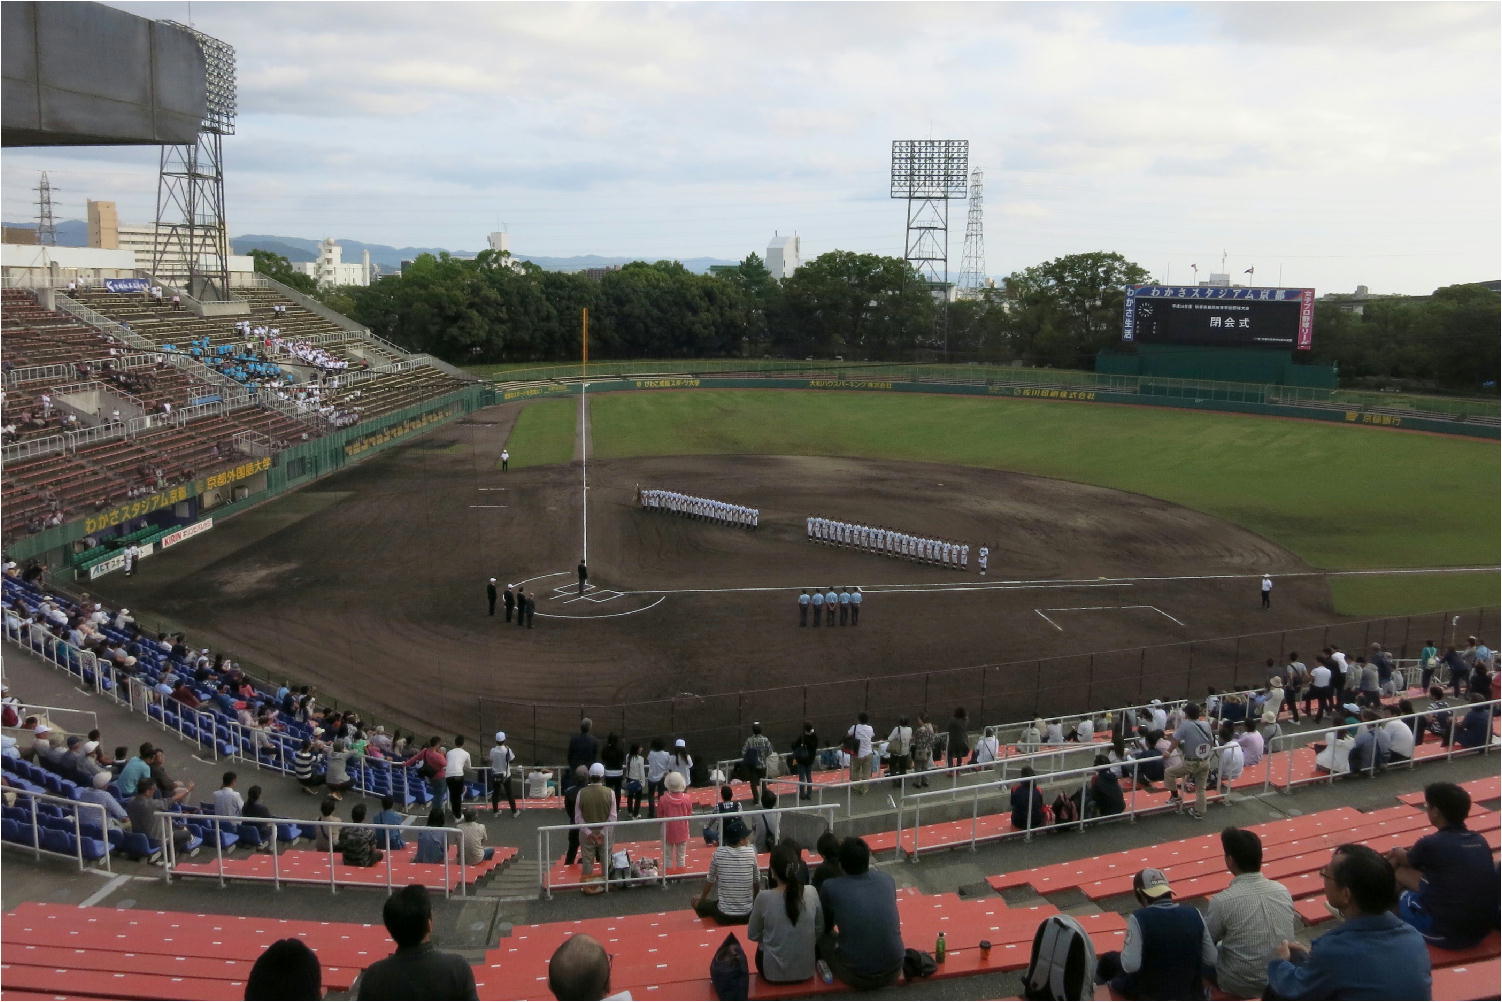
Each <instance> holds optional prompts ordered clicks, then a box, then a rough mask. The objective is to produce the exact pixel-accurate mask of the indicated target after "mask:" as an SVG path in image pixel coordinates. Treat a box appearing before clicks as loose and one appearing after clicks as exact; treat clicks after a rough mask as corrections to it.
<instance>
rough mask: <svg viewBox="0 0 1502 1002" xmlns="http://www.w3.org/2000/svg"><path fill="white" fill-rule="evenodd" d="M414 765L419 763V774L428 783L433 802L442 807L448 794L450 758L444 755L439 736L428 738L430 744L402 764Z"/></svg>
mask: <svg viewBox="0 0 1502 1002" xmlns="http://www.w3.org/2000/svg"><path fill="white" fill-rule="evenodd" d="M413 763H417V774H418V775H419V776H421V777H422V778H423V779H426V780H427V781H428V788H429V790H430V792H431V793H432V794H433V800H434V801H435V802H437V803H438V805H439V806H440V807H441V806H442V805H443V800H444V797H445V796H446V794H447V792H448V784H447V783H445V782H444V770H445V769H446V767H447V766H448V756H447V755H445V754H444V752H443V748H442V746H440V745H439V743H438V735H436V734H435V735H433V736H432V737H430V738H428V743H427V744H426V745H424V746H423V747H422V748H420V749H418V751H417V753H416V754H414V755H412V756H411V757H410V758H408V759H407V760H406V761H405V762H403V763H402V764H403V765H412V764H413Z"/></svg>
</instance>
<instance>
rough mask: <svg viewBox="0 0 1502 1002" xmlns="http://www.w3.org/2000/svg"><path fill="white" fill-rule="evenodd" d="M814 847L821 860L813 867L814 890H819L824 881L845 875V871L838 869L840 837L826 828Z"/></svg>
mask: <svg viewBox="0 0 1502 1002" xmlns="http://www.w3.org/2000/svg"><path fill="white" fill-rule="evenodd" d="M814 849H815V851H817V852H818V854H819V856H820V858H821V859H822V862H820V863H819V865H818V866H817V867H815V868H814V879H813V885H814V890H821V889H822V888H823V887H824V882H825V881H827V880H833V879H834V878H835V877H843V876H844V875H845V871H844V870H842V869H840V837H839V836H838V835H836V834H835V833H834V832H832V831H829V830H827V829H826V830H825V832H824V834H822V835H820V836H819V841H818V842H816V843H815V844H814Z"/></svg>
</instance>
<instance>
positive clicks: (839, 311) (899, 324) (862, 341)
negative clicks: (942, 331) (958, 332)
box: [772, 250, 934, 359]
mask: <svg viewBox="0 0 1502 1002" xmlns="http://www.w3.org/2000/svg"><path fill="white" fill-rule="evenodd" d="M933 311H934V300H933V297H932V296H931V295H930V294H929V291H928V286H927V284H926V283H924V282H923V280H922V279H921V278H919V277H918V274H917V273H916V272H914V271H913V269H912V267H911V266H910V265H909V264H908V263H907V262H906V261H904V260H902V259H901V258H894V257H883V256H881V255H878V254H857V253H853V252H851V251H838V250H837V251H830V252H828V253H826V254H820V255H819V256H818V257H816V258H814V259H813V260H812V261H809V262H808V263H807V264H805V265H803V267H801V268H799V269H798V270H797V271H796V272H794V273H793V274H792V276H791V277H789V278H788V279H787V280H786V281H784V282H783V283H782V301H781V303H780V305H779V309H778V311H777V318H776V322H775V324H774V327H773V334H772V343H773V344H774V345H775V346H776V348H777V350H778V351H780V352H781V353H783V354H789V355H816V356H821V357H826V358H827V357H831V356H835V355H840V356H848V357H852V358H862V359H865V358H870V359H900V358H908V357H910V356H911V354H912V351H913V349H914V348H916V347H917V346H919V345H920V344H921V343H924V342H926V340H928V339H929V338H930V337H931V334H932V331H933Z"/></svg>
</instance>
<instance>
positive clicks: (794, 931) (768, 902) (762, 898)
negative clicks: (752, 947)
mask: <svg viewBox="0 0 1502 1002" xmlns="http://www.w3.org/2000/svg"><path fill="white" fill-rule="evenodd" d="M804 869H805V867H804V865H803V861H802V860H801V859H799V849H798V844H797V843H796V842H793V841H791V840H789V841H786V842H779V843H778V844H777V846H776V848H774V849H773V850H772V860H771V863H770V865H769V866H768V867H767V889H766V890H764V891H762V892H761V893H760V894H758V895H757V896H756V901H755V902H754V903H753V904H752V906H751V921H750V923H749V924H748V925H747V927H746V935H747V936H749V937H750V938H751V939H753V940H755V941H756V944H757V946H756V973H757V974H759V975H761V977H762V978H763V980H765V981H768V982H770V983H773V984H787V983H791V982H797V981H807V980H808V979H809V978H812V977H813V976H814V961H815V960H816V959H817V958H816V957H815V954H814V947H815V944H816V943H817V942H818V941H819V936H820V935H822V934H823V932H824V912H823V909H822V908H821V907H820V906H819V892H818V891H816V890H814V889H813V888H812V887H810V886H809V885H808V884H806V883H804V881H803V872H804Z"/></svg>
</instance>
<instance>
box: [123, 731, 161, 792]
mask: <svg viewBox="0 0 1502 1002" xmlns="http://www.w3.org/2000/svg"><path fill="white" fill-rule="evenodd" d="M138 750H139V752H140V754H138V755H137V756H136V757H135V758H133V759H131V760H130V761H129V762H126V763H125V768H123V769H121V770H120V778H119V779H117V780H116V781H115V782H116V783H117V784H119V786H120V792H121V793H123V794H125V796H127V797H134V796H135V795H136V785H137V784H138V783H140V782H141V780H143V779H145V778H146V777H147V776H149V775H151V766H150V765H148V764H147V761H148V760H149V759H150V758H151V756H153V755H155V754H156V748H155V747H154V746H153V745H152V743H151V742H150V741H147V742H144V743H143V744H142V745H141V747H140V749H138Z"/></svg>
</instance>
